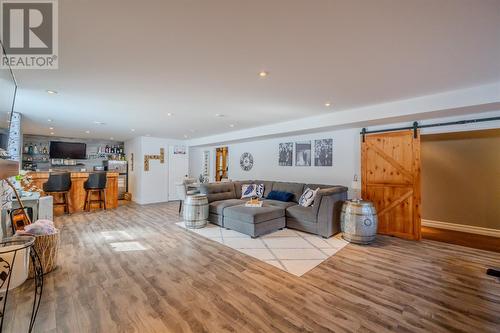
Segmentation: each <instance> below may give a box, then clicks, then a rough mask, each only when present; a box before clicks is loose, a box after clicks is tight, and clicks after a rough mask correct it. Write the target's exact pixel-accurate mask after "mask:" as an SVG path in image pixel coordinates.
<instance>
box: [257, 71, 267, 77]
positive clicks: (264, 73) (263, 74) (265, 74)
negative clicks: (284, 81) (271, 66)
mask: <svg viewBox="0 0 500 333" xmlns="http://www.w3.org/2000/svg"><path fill="white" fill-rule="evenodd" d="M268 75H269V72H266V71H261V72H259V76H260V77H266V76H268Z"/></svg>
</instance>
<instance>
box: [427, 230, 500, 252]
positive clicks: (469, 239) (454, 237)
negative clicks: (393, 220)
mask: <svg viewBox="0 0 500 333" xmlns="http://www.w3.org/2000/svg"><path fill="white" fill-rule="evenodd" d="M422 237H423V238H425V239H430V240H434V241H438V242H445V243H450V244H456V245H462V246H467V247H473V248H475V249H480V250H486V251H495V252H499V253H500V238H498V237H491V236H483V235H477V234H470V233H467V232H460V231H454V230H445V229H439V228H431V227H422Z"/></svg>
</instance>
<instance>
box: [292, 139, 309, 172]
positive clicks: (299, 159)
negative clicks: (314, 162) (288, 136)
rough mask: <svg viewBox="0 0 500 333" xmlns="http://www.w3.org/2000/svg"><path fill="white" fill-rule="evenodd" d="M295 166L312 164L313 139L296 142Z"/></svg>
mask: <svg viewBox="0 0 500 333" xmlns="http://www.w3.org/2000/svg"><path fill="white" fill-rule="evenodd" d="M295 166H311V141H301V142H295Z"/></svg>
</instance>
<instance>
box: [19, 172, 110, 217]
mask: <svg viewBox="0 0 500 333" xmlns="http://www.w3.org/2000/svg"><path fill="white" fill-rule="evenodd" d="M58 172H60V171H58ZM70 173H71V190H70V192H69V211H70V213H76V212H81V211H83V206H84V204H85V189H84V188H83V183H84V182H85V181H86V180H87V179H88V177H89V173H91V172H70ZM49 174H50V172H30V173H29V175H30V176H31V177H32V179H33V184H34V185H35V186H36V187H38V188H39V189H40V190H42V189H43V184H44V183H45V182H46V181H47V180H48V179H49ZM106 174H107V181H106V206H107V209H114V208H117V207H118V173H117V172H107V173H106ZM44 194H45V193H43V192H42V195H44ZM92 198H93V199H97V198H98V194H97V193H94V194H93V196H92ZM54 201H58V202H59V201H61V198H60V196H57V197H56V198H54ZM98 207H99V203H93V204H92V207H91V208H92V209H96V208H98ZM63 214H64V207H62V206H54V215H63Z"/></svg>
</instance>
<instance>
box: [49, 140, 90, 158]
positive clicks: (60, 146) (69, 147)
mask: <svg viewBox="0 0 500 333" xmlns="http://www.w3.org/2000/svg"><path fill="white" fill-rule="evenodd" d="M49 155H50V158H69V159H72V160H84V159H85V158H86V155H87V145H86V144H85V143H79V142H61V141H50V150H49Z"/></svg>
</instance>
